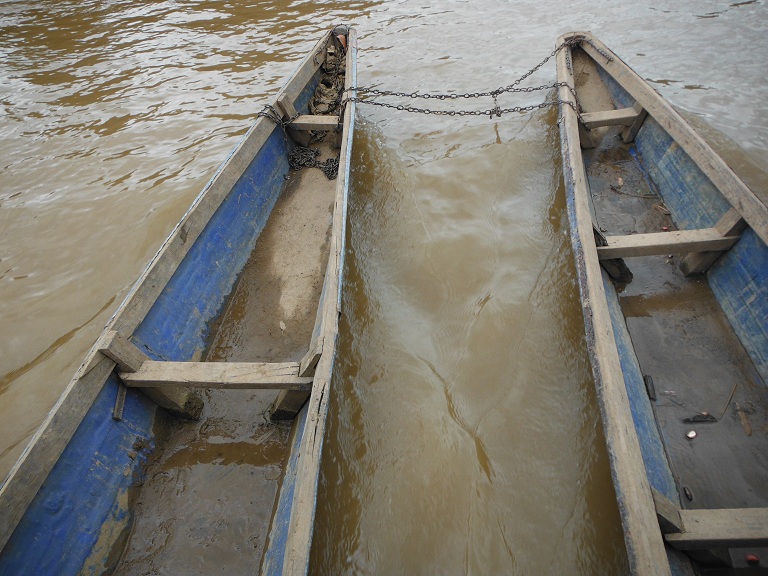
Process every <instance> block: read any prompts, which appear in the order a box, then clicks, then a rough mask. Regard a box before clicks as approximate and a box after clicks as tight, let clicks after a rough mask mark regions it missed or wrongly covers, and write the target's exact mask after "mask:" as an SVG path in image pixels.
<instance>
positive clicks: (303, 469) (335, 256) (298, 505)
mask: <svg viewBox="0 0 768 576" xmlns="http://www.w3.org/2000/svg"><path fill="white" fill-rule="evenodd" d="M355 86H357V31H356V30H355V29H354V28H350V29H349V33H348V36H347V55H346V75H345V78H344V88H345V93H346V94H347V96H346V97H345V98H346V99H347V100H346V103H345V104H344V117H343V124H342V134H343V141H342V143H341V151H340V155H339V166H340V167H341V168H340V169H339V175H338V181H337V185H336V199H335V202H334V213H333V226H332V229H333V237H332V238H331V247H330V248H331V254H330V257H329V259H328V268H327V271H326V275H325V278H326V281H325V282H326V283H325V285H324V286H323V296H322V298H323V302H322V304H321V307H322V314H319V315H318V318H317V320H316V333H319V334H320V337H321V338H322V342H323V344H322V355H321V356H320V360H319V362H318V364H317V367H316V369H315V378H314V381H313V384H312V392H311V394H310V398H309V401H308V406H307V417H306V418H307V421H306V424H305V426H304V434H303V436H302V439H301V446H300V449H299V462H298V469H297V474H296V476H297V481H296V486H295V491H294V502H293V506H292V508H291V516H290V520H289V525H288V536H287V542H286V547H285V548H286V549H285V555H284V560H283V567H284V569H283V573H286V572H287V573H289V574H306V573H307V571H308V568H309V560H310V554H311V548H312V537H313V533H314V520H315V512H316V508H317V491H318V482H319V478H320V463H321V460H322V452H323V443H324V438H325V424H326V420H327V415H328V405H329V395H330V385H331V379H332V377H333V368H334V362H335V357H336V346H337V340H338V335H339V316H340V314H341V298H342V285H343V275H344V254H345V249H346V231H347V208H348V198H349V180H350V175H351V162H350V160H351V154H352V143H353V140H354V124H355V113H356V110H357V108H356V103H355V100H354V96H355V94H356V92H355ZM318 325H319V330H317V328H318Z"/></svg>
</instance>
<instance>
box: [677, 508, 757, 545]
mask: <svg viewBox="0 0 768 576" xmlns="http://www.w3.org/2000/svg"><path fill="white" fill-rule="evenodd" d="M680 518H681V520H682V522H683V531H682V532H678V533H672V534H665V535H664V538H665V539H666V541H667V542H668V543H669V544H671V545H672V546H674V547H675V548H677V549H678V550H708V549H719V548H746V547H750V546H753V547H762V546H768V508H734V509H719V510H680Z"/></svg>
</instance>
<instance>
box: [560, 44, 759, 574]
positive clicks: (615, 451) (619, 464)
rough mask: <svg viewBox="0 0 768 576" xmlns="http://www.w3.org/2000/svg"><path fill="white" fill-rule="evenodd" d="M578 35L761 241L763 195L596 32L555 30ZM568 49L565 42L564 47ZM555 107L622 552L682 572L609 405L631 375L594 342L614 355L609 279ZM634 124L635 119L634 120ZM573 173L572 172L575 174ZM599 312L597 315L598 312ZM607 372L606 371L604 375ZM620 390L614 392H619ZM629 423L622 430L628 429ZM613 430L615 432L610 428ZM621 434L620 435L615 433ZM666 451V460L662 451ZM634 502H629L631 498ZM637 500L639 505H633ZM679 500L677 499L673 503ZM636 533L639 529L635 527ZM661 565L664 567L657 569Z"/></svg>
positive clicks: (623, 410) (572, 115)
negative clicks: (645, 546) (632, 478)
mask: <svg viewBox="0 0 768 576" xmlns="http://www.w3.org/2000/svg"><path fill="white" fill-rule="evenodd" d="M579 39H581V40H582V42H581V43H580V44H579V47H580V48H581V49H582V50H583V52H584V53H585V54H586V56H587V57H589V58H590V59H591V60H592V61H593V62H594V63H595V65H596V66H598V67H599V68H600V69H601V70H600V72H601V73H605V74H606V75H607V76H609V77H610V78H611V79H612V80H613V81H614V82H616V84H617V85H618V86H619V87H621V88H622V89H623V90H624V91H625V92H626V93H627V94H628V96H629V98H631V99H634V100H635V105H634V108H635V111H638V110H640V109H641V108H642V109H643V110H645V111H646V112H647V113H648V115H649V116H651V117H652V118H653V119H654V120H655V122H656V124H658V126H659V127H660V128H661V129H662V130H663V131H665V132H666V133H667V135H668V136H669V137H670V138H671V141H672V142H675V143H676V144H677V145H678V146H679V148H680V151H681V152H680V153H682V154H685V155H686V156H687V157H688V158H689V159H690V161H691V162H692V164H693V166H695V167H696V168H697V169H698V170H700V171H701V173H702V175H703V176H704V177H705V178H706V179H708V180H709V182H711V184H712V185H713V186H714V189H716V190H717V191H718V192H719V193H720V194H721V195H722V197H723V199H724V200H725V202H726V203H727V204H729V205H730V207H731V208H732V210H734V211H735V212H737V213H738V215H737V216H736V218H738V217H739V216H740V217H741V218H743V220H744V221H746V223H747V224H748V225H749V226H750V227H751V228H752V230H753V232H754V236H755V237H757V238H759V239H760V240H758V242H759V241H762V242H763V243H768V242H766V236H768V208H766V206H765V204H763V203H762V201H761V200H759V199H758V198H757V196H755V195H754V193H753V192H752V191H751V190H749V188H748V187H747V186H746V185H745V184H744V183H743V182H742V181H741V179H740V178H739V177H738V176H737V175H736V174H735V173H734V172H733V171H732V170H731V169H730V168H729V167H728V166H727V164H726V163H725V162H724V160H722V158H721V157H720V156H719V155H718V154H717V153H716V152H715V151H714V150H713V149H712V148H711V147H710V146H709V145H708V144H707V143H706V142H705V141H704V140H703V139H702V138H701V136H699V135H698V133H696V132H695V130H693V128H691V127H690V126H689V125H688V124H687V122H685V120H684V119H683V118H682V117H681V116H680V115H679V114H678V113H677V112H676V111H675V110H674V108H673V107H672V106H671V104H669V103H668V102H667V101H666V100H664V99H663V97H662V96H661V95H660V94H658V93H657V92H656V91H655V90H653V89H652V88H651V87H650V86H649V85H648V84H647V83H646V82H645V81H644V80H643V79H642V78H640V77H639V76H638V75H637V74H636V73H635V72H634V71H633V70H632V69H631V68H630V67H629V66H628V65H627V64H626V63H624V62H623V61H622V60H621V59H620V58H619V57H618V56H616V55H615V54H614V53H613V52H612V51H611V50H609V49H608V48H607V47H606V46H605V45H604V44H602V43H601V42H600V41H598V40H597V39H595V38H594V37H593V36H592V35H591V34H589V33H584V32H572V33H568V34H565V35H563V36H561V38H560V40H559V42H558V45H559V44H560V43H562V42H574V41H577V40H579ZM566 50H570V47H568V46H566ZM572 62H573V59H572V58H571V59H570V60H569V59H567V56H566V54H565V52H564V53H563V54H562V55H559V57H558V80H559V81H561V82H562V81H566V82H568V87H561V88H560V98H561V99H562V100H568V101H573V99H572V95H571V91H570V90H569V88H571V89H574V90H575V77H574V75H575V72H574V70H573V69H571V66H569V65H568V64H569V63H572ZM560 113H561V125H560V134H561V143H562V157H563V164H564V166H563V173H564V179H565V183H566V192H567V196H568V198H567V202H568V211H569V219H570V220H571V239H572V244H573V250H574V256H575V260H576V264H577V271H578V278H579V290H580V292H581V296H582V298H581V300H582V306H583V309H584V323H585V327H586V331H587V341H588V344H589V353H590V359H591V363H592V369H593V374H594V378H595V384H596V387H597V390H598V398H599V400H600V411H601V416H602V419H603V427H604V429H605V437H606V444H607V446H608V450H609V458H610V461H611V474H612V476H613V479H614V486H615V488H616V492H617V494H616V496H617V501H618V503H619V508H620V513H621V517H622V524H623V525H624V538H625V543H626V545H627V552H628V555H629V559H630V565H631V568H632V572H633V573H634V574H656V573H664V574H669V573H670V572H671V571H673V570H674V571H675V573H677V572H678V571H682V572H684V573H688V571H690V570H692V567H691V564H690V562H689V561H683V562H682V563H681V562H680V561H681V560H683V559H684V558H686V557H685V556H683V555H682V553H679V552H677V550H675V549H673V548H670V547H669V545H665V540H664V537H663V534H662V530H661V528H660V526H659V522H658V521H655V516H656V513H657V509H656V503H655V502H654V496H655V495H654V494H653V493H652V491H651V493H648V492H647V491H646V488H645V484H648V485H649V487H650V480H649V479H648V477H647V476H646V464H647V463H645V462H644V460H643V453H642V451H641V452H639V453H638V452H635V451H634V450H633V451H632V453H631V454H628V453H626V452H625V451H624V450H623V449H622V442H624V441H626V440H627V439H629V441H630V442H631V443H632V444H634V442H635V441H637V442H639V436H638V430H637V428H636V427H635V422H634V421H633V419H632V412H631V408H630V405H629V398H628V397H627V398H626V402H627V405H626V406H616V405H614V402H612V401H611V400H614V401H615V398H613V399H611V398H608V397H609V396H610V395H611V394H618V392H623V393H624V395H625V396H626V387H627V382H626V378H628V377H630V375H627V374H623V373H622V372H621V370H620V371H619V373H617V374H613V370H614V369H615V364H614V363H613V362H612V358H606V357H605V355H604V354H603V353H601V351H600V350H599V349H598V348H599V347H608V348H609V349H610V348H613V349H612V350H609V356H610V355H612V353H613V352H616V353H617V354H618V347H619V343H618V341H617V340H616V337H615V336H616V334H615V333H614V329H613V326H611V323H612V315H611V314H610V313H608V314H607V315H606V311H608V309H609V302H608V301H607V300H606V296H607V295H606V290H607V289H608V288H607V287H606V286H605V285H611V280H610V279H608V278H607V276H606V273H605V272H604V271H603V270H601V269H600V267H599V265H598V266H595V261H596V260H597V254H596V252H597V248H596V246H595V245H594V244H595V241H594V235H593V232H592V216H591V212H590V211H589V206H588V204H587V206H586V210H585V208H584V203H588V201H589V190H588V188H587V182H586V177H585V166H584V161H583V156H582V153H581V148H580V138H581V137H580V134H579V125H578V117H577V114H576V112H575V111H574V110H573V109H571V108H570V107H569V106H564V105H562V104H561V105H560ZM638 128H639V126H638ZM574 173H575V174H574ZM596 317H597V319H596ZM599 323H602V324H603V325H605V326H607V328H609V329H610V330H609V332H610V335H609V336H608V337H606V334H605V332H606V331H605V330H603V331H602V332H603V333H601V332H600V331H598V329H597V328H598V326H596V325H597V324H599ZM606 373H607V374H608V375H609V377H608V378H606V377H605V375H606ZM611 387H619V388H621V390H620V391H616V390H612V389H611ZM619 395H620V394H619ZM627 417H629V419H628V420H626V422H629V424H630V425H629V427H627V426H622V425H621V424H622V419H623V418H627ZM627 428H628V429H627ZM617 432H618V435H616V433H617ZM621 435H623V436H624V438H622V437H621ZM664 458H665V459H667V460H668V455H667V454H666V453H665V454H664ZM638 468H639V470H640V472H642V477H643V480H646V481H647V482H641V484H642V491H643V493H642V494H641V495H640V496H639V497H638V495H637V494H633V493H631V492H629V491H628V486H629V484H627V483H626V478H625V476H626V474H627V473H628V472H629V471H633V472H632V473H637V471H638ZM632 502H634V503H635V505H633V504H632ZM636 505H640V506H642V507H644V509H641V508H637V507H636ZM673 505H674V506H679V502H678V503H677V504H674V503H673ZM639 517H644V523H645V525H646V526H647V532H648V533H650V534H651V535H652V539H653V540H654V549H655V550H654V551H653V552H658V549H659V546H658V544H661V545H662V546H664V547H665V549H666V551H667V554H666V555H665V556H664V558H663V561H662V562H661V568H659V567H658V566H653V565H649V564H648V562H647V561H651V562H652V561H653V557H652V556H650V555H647V554H645V553H644V552H643V550H642V549H641V548H638V546H637V544H638V543H639V542H640V543H642V539H640V538H638V531H637V527H638V526H642V524H640V523H637V520H638V518H639ZM641 535H642V533H641ZM659 570H662V572H659Z"/></svg>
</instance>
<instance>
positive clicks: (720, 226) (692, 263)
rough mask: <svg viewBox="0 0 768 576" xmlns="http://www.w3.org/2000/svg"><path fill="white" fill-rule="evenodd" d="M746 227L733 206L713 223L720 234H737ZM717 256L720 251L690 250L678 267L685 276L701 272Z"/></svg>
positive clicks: (704, 270)
mask: <svg viewBox="0 0 768 576" xmlns="http://www.w3.org/2000/svg"><path fill="white" fill-rule="evenodd" d="M746 227H747V223H746V222H745V221H744V218H742V217H741V214H739V213H738V212H737V211H736V210H735V209H734V208H731V209H730V210H728V211H727V212H726V213H725V214H724V215H723V217H722V218H720V220H718V222H717V224H715V230H717V231H718V232H719V233H720V235H721V236H738V235H739V234H741V233H742V232H743V231H744V229H745V228H746ZM719 256H720V252H692V253H690V254H688V255H687V256H686V257H685V258H684V259H683V261H682V262H681V263H680V269H681V270H682V271H683V273H684V274H685V275H686V276H693V275H695V274H703V273H704V272H706V271H707V270H708V269H709V267H710V266H712V264H714V263H715V260H717V259H718V257H719Z"/></svg>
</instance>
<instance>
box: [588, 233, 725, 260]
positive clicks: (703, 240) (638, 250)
mask: <svg viewBox="0 0 768 576" xmlns="http://www.w3.org/2000/svg"><path fill="white" fill-rule="evenodd" d="M605 239H606V240H607V241H608V244H607V245H606V246H598V247H597V254H598V257H599V258H600V260H608V259H611V258H629V257H632V256H653V255H657V254H679V253H681V252H703V251H711V250H721V251H722V250H728V249H729V248H730V247H731V246H733V245H734V244H735V243H736V241H737V240H738V239H739V237H738V236H721V235H720V233H719V232H718V231H717V230H716V229H715V228H701V229H698V230H671V231H669V232H651V233H647V234H629V235H627V236H606V237H605Z"/></svg>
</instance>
